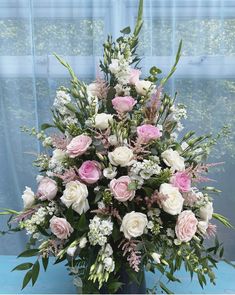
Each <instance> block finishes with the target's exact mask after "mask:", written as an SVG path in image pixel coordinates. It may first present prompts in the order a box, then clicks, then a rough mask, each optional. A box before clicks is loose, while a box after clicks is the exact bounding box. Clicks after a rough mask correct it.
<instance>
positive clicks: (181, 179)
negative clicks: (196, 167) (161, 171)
mask: <svg viewBox="0 0 235 295" xmlns="http://www.w3.org/2000/svg"><path fill="white" fill-rule="evenodd" d="M170 182H171V184H173V185H174V186H176V187H178V189H179V190H180V191H181V192H182V193H186V192H188V191H189V190H190V188H191V178H190V176H189V175H188V173H186V172H184V171H183V172H182V171H179V172H176V173H175V174H174V175H173V176H172V177H171V179H170Z"/></svg>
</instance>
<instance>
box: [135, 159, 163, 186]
mask: <svg viewBox="0 0 235 295" xmlns="http://www.w3.org/2000/svg"><path fill="white" fill-rule="evenodd" d="M160 172H161V167H160V166H159V158H158V157H157V156H153V157H151V159H150V160H146V159H144V160H143V161H142V162H139V161H135V162H134V164H133V165H132V167H131V170H130V174H129V176H130V177H131V179H132V180H134V181H136V182H137V184H138V188H140V187H141V186H142V185H143V183H144V180H145V179H149V178H150V177H151V176H153V175H158V174H159V173H160Z"/></svg>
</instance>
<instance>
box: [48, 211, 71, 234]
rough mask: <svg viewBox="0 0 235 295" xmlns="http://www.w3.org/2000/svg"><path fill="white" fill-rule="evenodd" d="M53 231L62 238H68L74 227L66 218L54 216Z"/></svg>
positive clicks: (51, 225) (51, 224)
mask: <svg viewBox="0 0 235 295" xmlns="http://www.w3.org/2000/svg"><path fill="white" fill-rule="evenodd" d="M50 229H51V231H52V233H53V234H54V235H55V236H57V238H58V239H60V240H66V239H68V238H69V237H70V235H71V233H72V232H73V228H72V226H71V225H70V223H69V222H68V221H67V220H66V219H65V218H59V217H56V216H53V217H52V218H51V220H50Z"/></svg>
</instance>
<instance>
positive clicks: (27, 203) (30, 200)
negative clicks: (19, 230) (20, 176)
mask: <svg viewBox="0 0 235 295" xmlns="http://www.w3.org/2000/svg"><path fill="white" fill-rule="evenodd" d="M22 199H23V202H24V208H25V209H26V208H30V207H31V206H32V205H33V204H34V202H35V195H34V192H33V191H32V190H31V188H30V187H28V186H26V187H25V190H24V193H23V195H22Z"/></svg>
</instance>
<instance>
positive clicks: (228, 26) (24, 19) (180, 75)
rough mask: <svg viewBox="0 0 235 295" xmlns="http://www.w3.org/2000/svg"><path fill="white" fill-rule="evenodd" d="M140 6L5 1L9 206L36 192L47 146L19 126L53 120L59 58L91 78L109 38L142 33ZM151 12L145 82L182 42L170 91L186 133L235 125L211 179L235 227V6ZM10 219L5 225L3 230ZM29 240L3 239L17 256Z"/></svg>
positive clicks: (193, 2)
mask: <svg viewBox="0 0 235 295" xmlns="http://www.w3.org/2000/svg"><path fill="white" fill-rule="evenodd" d="M137 5H138V1H137V0H54V1H53V0H1V1H0V207H4V208H5V207H9V208H14V209H16V210H20V209H21V208H22V199H21V195H22V191H23V190H24V187H25V185H27V186H31V187H32V188H33V189H35V188H36V181H35V177H36V175H37V169H36V168H35V167H33V166H32V161H33V160H34V159H35V153H38V152H40V151H41V147H40V145H39V144H38V142H37V140H36V139H35V138H34V137H33V136H29V135H28V134H25V133H23V132H21V130H20V127H22V126H27V127H28V128H32V127H33V126H35V127H36V128H38V127H39V126H40V125H41V124H42V123H44V122H49V120H50V107H51V105H52V103H53V99H54V96H55V91H56V88H57V87H58V86H59V85H64V86H67V85H68V84H69V76H68V74H67V72H66V70H65V69H64V68H63V67H62V66H61V65H60V64H58V62H57V60H56V59H55V58H54V57H53V52H56V53H57V54H60V55H62V56H63V57H64V58H65V59H66V60H68V61H69V63H70V64H71V65H72V67H73V69H74V70H75V72H76V74H77V75H78V77H79V78H80V79H83V80H85V81H87V82H89V81H92V80H93V79H94V78H95V76H96V74H97V72H98V63H99V59H100V57H101V54H102V43H103V41H104V40H105V38H106V37H107V34H108V33H110V34H113V36H114V37H117V36H118V35H119V31H120V29H122V28H123V27H125V26H128V25H130V26H131V27H132V28H133V26H134V22H135V19H136V15H137ZM144 6H145V7H144V26H143V30H142V33H141V38H140V48H139V53H140V54H141V55H143V56H144V58H143V60H142V63H141V65H142V73H143V75H146V74H148V69H149V67H151V66H152V65H155V66H157V67H158V68H161V69H162V72H163V74H164V75H166V74H167V72H168V71H169V69H170V66H171V65H172V64H173V63H174V56H175V54H176V51H177V46H178V43H179V41H180V40H181V39H182V40H183V51H182V58H181V61H180V64H179V66H178V69H177V71H176V73H175V75H174V77H173V78H171V80H170V81H169V82H168V85H167V87H166V90H167V91H168V92H169V93H170V94H174V93H175V92H176V91H177V92H178V101H179V102H182V103H184V104H186V105H187V106H188V121H187V122H185V129H184V131H187V130H188V129H190V128H193V129H196V130H197V132H198V133H199V134H200V133H203V134H204V133H213V134H216V133H218V132H219V130H220V129H221V128H222V127H223V126H224V125H225V124H228V125H230V126H231V133H230V134H229V135H228V137H226V138H225V137H224V136H222V138H221V140H220V143H219V144H218V146H217V147H216V148H215V149H214V151H213V153H212V155H211V157H210V159H209V160H210V161H211V162H220V161H225V164H223V165H222V166H218V168H214V169H213V171H214V172H216V173H211V174H210V177H211V178H213V179H214V180H215V181H217V182H218V185H219V186H220V187H221V189H222V191H223V192H222V193H221V196H218V197H217V196H215V199H216V200H215V211H219V212H221V213H223V214H224V215H226V216H228V217H229V218H230V220H231V222H232V223H233V224H235V215H234V209H235V199H234V196H233V193H234V189H233V178H234V176H233V175H234V173H235V159H234V157H235V144H234V120H235V118H234V111H235V98H234V95H235V66H234V64H235V42H234V38H235V33H234V32H235V2H234V1H232V0H210V1H209V0H150V1H148V0H145V1H144ZM210 185H215V186H216V185H217V183H212V184H210ZM5 221H6V219H4V218H1V220H0V227H1V228H0V229H1V230H3V228H4V223H5ZM218 232H219V236H220V238H221V239H222V240H223V241H224V244H225V249H226V253H227V257H228V258H229V259H234V258H235V256H234V255H235V254H234V248H235V233H234V232H233V231H231V230H227V229H224V228H222V227H221V226H219V228H218ZM25 241H26V237H25V236H24V235H14V236H12V235H10V236H4V237H1V240H0V254H16V253H17V252H18V251H21V250H23V247H24V243H25Z"/></svg>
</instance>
